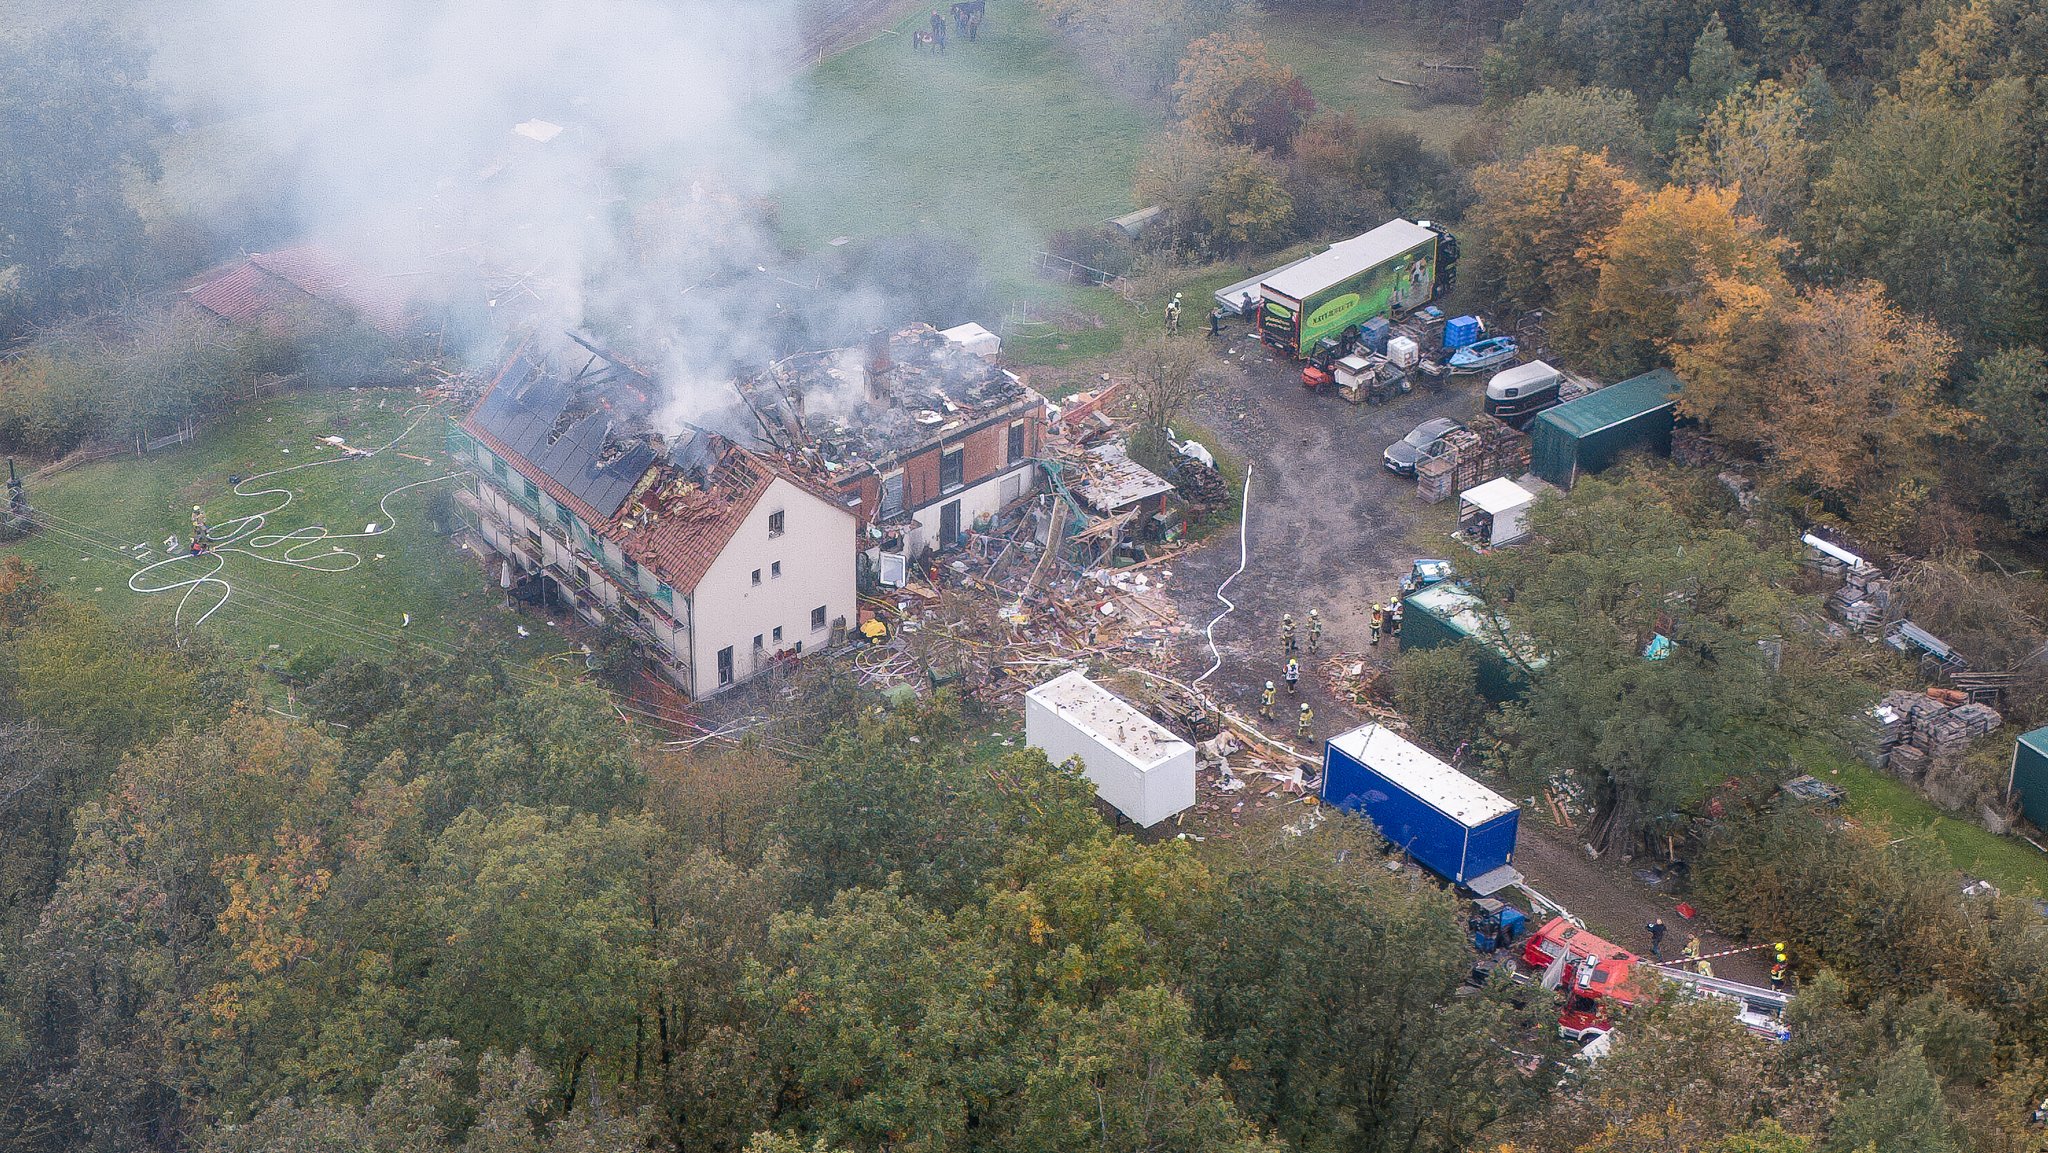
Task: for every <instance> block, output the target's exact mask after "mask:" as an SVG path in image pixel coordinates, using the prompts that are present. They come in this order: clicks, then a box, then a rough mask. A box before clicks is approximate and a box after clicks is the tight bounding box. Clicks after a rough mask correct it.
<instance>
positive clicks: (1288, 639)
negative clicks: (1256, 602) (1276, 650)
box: [1280, 613, 1295, 653]
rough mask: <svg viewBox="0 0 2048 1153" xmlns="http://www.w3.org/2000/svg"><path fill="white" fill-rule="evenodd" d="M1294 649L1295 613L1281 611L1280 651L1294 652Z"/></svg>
mask: <svg viewBox="0 0 2048 1153" xmlns="http://www.w3.org/2000/svg"><path fill="white" fill-rule="evenodd" d="M1294 649H1295V644H1294V614H1293V613H1281V614H1280V651H1281V652H1283V653H1291V652H1293V651H1294Z"/></svg>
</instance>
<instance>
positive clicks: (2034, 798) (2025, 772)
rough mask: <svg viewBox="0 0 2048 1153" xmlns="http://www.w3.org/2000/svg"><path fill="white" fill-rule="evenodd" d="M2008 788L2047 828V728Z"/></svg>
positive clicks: (2034, 738)
mask: <svg viewBox="0 0 2048 1153" xmlns="http://www.w3.org/2000/svg"><path fill="white" fill-rule="evenodd" d="M1405 624H1406V622H1403V625H1404V627H1405ZM2005 789H2006V796H2007V797H2008V798H2010V797H2012V796H2013V795H2015V794H2017V795H2018V797H2019V799H2020V811H2021V812H2024V813H2025V814H2026V815H2027V819H2028V820H2030V821H2032V822H2034V824H2035V825H2037V826H2039V827H2041V828H2043V829H2048V728H2039V729H2035V730H2034V731H2033V732H2031V733H2027V734H2025V735H2024V736H2022V737H2020V739H2019V743H2018V744H2016V745H2014V746H2013V749H2012V777H2011V778H2010V779H2009V780H2008V782H2007V783H2006V787H2005Z"/></svg>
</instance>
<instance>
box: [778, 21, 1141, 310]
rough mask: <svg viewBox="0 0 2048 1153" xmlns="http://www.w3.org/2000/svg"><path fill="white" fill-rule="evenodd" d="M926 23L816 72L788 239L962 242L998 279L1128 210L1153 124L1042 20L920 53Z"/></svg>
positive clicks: (796, 147) (796, 148) (805, 102)
mask: <svg viewBox="0 0 2048 1153" xmlns="http://www.w3.org/2000/svg"><path fill="white" fill-rule="evenodd" d="M923 22H924V18H923V17H922V16H917V17H912V18H910V19H907V20H905V21H903V22H902V23H900V24H898V25H897V26H896V28H894V29H893V30H891V32H890V33H888V34H884V35H882V36H880V37H878V38H877V39H875V40H872V41H870V42H868V43H867V44H864V45H861V46H860V47H857V48H853V49H851V50H849V51H847V52H845V53H843V54H841V55H839V56H836V57H834V58H832V59H831V60H828V61H826V62H825V64H824V65H823V66H821V67H820V68H818V69H817V70H816V71H815V72H813V73H812V74H811V75H810V76H809V77H807V78H806V79H805V80H804V81H803V82H802V84H801V86H800V89H799V95H800V96H801V97H802V99H801V100H800V101H799V102H798V107H799V108H800V109H801V110H802V111H801V112H800V113H799V114H798V115H797V116H796V117H795V118H794V119H793V120H792V122H791V123H789V125H788V126H787V129H786V132H787V134H788V137H789V139H790V140H791V141H792V146H791V148H790V149H789V151H790V152H791V153H793V154H794V155H798V156H802V157H805V158H806V163H805V167H804V171H803V172H802V173H801V175H800V176H799V178H798V179H796V180H794V181H792V182H791V186H790V187H788V188H787V189H785V190H784V191H783V192H782V193H781V195H780V197H779V199H780V202H781V206H782V215H783V224H784V228H785V230H786V233H787V235H788V238H789V240H790V241H791V242H792V243H794V244H796V245H798V246H800V247H807V248H814V247H816V246H818V245H822V244H825V243H827V242H829V241H830V240H832V239H834V238H836V237H840V236H847V237H851V238H853V239H855V240H861V239H871V238H873V237H877V236H886V235H891V234H895V233H903V232H909V231H913V230H930V231H934V232H938V233H940V234H944V235H950V236H957V237H959V238H960V240H961V242H962V243H963V244H964V245H966V246H967V247H968V248H970V249H972V250H973V251H974V252H975V253H976V254H978V255H979V256H980V257H981V259H982V261H983V263H984V264H985V265H986V266H987V267H988V269H989V271H990V272H991V273H992V274H994V275H995V276H996V277H997V278H998V279H1000V280H1004V281H1015V280H1016V279H1018V278H1021V277H1023V276H1026V275H1028V271H1029V267H1030V254H1031V252H1032V250H1033V249H1035V248H1038V247H1039V246H1040V244H1041V241H1042V238H1043V236H1044V235H1045V234H1046V233H1048V232H1052V231H1054V230H1056V229H1061V228H1073V227H1077V226H1083V225H1090V224H1096V223H1099V222H1101V221H1103V220H1106V219H1108V218H1109V217H1112V216H1117V215H1120V214H1122V213H1125V212H1129V211H1130V210H1131V207H1132V204H1131V175H1132V172H1133V170H1134V169H1135V166H1136V164H1137V158H1138V154H1139V152H1140V151H1141V150H1142V149H1143V147H1144V142H1145V137H1146V135H1147V134H1148V133H1150V132H1151V131H1152V130H1153V129H1154V128H1155V127H1156V126H1157V124H1158V118H1157V116H1156V115H1154V114H1152V113H1149V112H1147V111H1145V110H1144V109H1142V108H1140V107H1139V106H1138V105H1136V104H1135V103H1133V102H1131V101H1129V100H1127V99H1125V98H1124V97H1123V96H1121V95H1120V94H1118V93H1115V92H1113V91H1111V90H1110V89H1108V88H1107V87H1106V86H1105V85H1104V84H1103V83H1102V81H1101V80H1099V79H1098V78H1097V77H1096V76H1095V75H1094V74H1092V73H1091V72H1089V71H1088V70H1087V69H1086V68H1085V67H1084V66H1083V65H1082V64H1081V63H1080V62H1079V61H1078V60H1077V59H1076V58H1075V57H1074V55H1073V54H1072V53H1071V52H1069V51H1068V50H1067V49H1066V48H1065V47H1064V46H1062V45H1061V44H1060V43H1059V42H1058V41H1057V40H1055V39H1054V38H1053V35H1052V32H1051V31H1050V29H1048V28H1047V27H1046V25H1045V23H1044V22H1043V21H1042V20H1041V19H1039V17H1038V16H1037V15H1036V13H1034V12H1032V11H1031V10H1030V9H1028V8H1026V7H1022V6H1013V7H1010V8H1004V9H1000V10H998V11H997V14H995V15H992V16H991V19H990V22H989V23H988V25H987V26H985V27H984V28H983V29H982V31H981V36H980V39H979V40H978V41H975V42H971V43H970V42H968V41H966V40H963V39H961V38H960V37H957V36H955V37H952V38H950V39H949V41H948V45H947V50H946V52H945V54H944V55H939V56H934V55H931V54H930V53H919V52H913V51H912V50H911V47H910V33H911V32H912V31H913V30H915V29H916V28H918V27H920V26H922V24H923Z"/></svg>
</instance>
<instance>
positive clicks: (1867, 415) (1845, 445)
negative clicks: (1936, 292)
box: [1671, 279, 1968, 515]
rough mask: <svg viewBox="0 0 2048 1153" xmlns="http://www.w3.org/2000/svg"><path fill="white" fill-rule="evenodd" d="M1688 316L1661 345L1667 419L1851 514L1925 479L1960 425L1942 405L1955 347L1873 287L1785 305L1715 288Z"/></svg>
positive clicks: (1754, 291) (1738, 288) (1770, 297)
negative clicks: (1665, 358) (1672, 374)
mask: <svg viewBox="0 0 2048 1153" xmlns="http://www.w3.org/2000/svg"><path fill="white" fill-rule="evenodd" d="M1695 313H1696V315H1694V316H1693V317H1691V318H1689V319H1687V321H1686V322H1685V323H1684V324H1683V325H1682V327H1681V331H1680V333H1679V335H1678V336H1677V337H1676V338H1675V339H1674V340H1673V342H1672V346H1671V347H1672V353H1673V361H1674V363H1675V366H1676V368H1677V369H1678V373H1679V376H1680V378H1681V379H1683V380H1685V381H1686V388H1685V390H1684V391H1683V392H1681V393H1680V394H1679V397H1678V407H1679V411H1680V412H1681V413H1683V414H1685V415H1687V416H1691V417H1694V418H1696V419H1699V420H1701V421H1703V422H1705V424H1706V425H1707V427H1708V428H1709V430H1711V431H1713V432H1714V433H1715V434H1716V435H1719V436H1723V437H1725V438H1726V439H1727V440H1729V441H1730V442H1732V443H1736V444H1746V445H1749V446H1753V447H1754V448H1755V449H1756V450H1757V451H1758V452H1759V453H1760V454H1761V455H1762V457H1763V459H1764V461H1765V463H1766V464H1767V465H1768V466H1769V467H1770V469H1771V470H1772V472H1773V473H1774V474H1775V475H1776V476H1777V477H1778V478H1779V479H1780V480H1782V481H1784V482H1785V483H1789V484H1792V485H1794V486H1797V487H1800V488H1802V489H1803V490H1805V491H1807V492H1810V493H1814V494H1816V495H1819V496H1822V497H1823V498H1825V499H1827V500H1829V501H1832V502H1834V503H1835V506H1836V507H1837V509H1839V510H1843V511H1848V512H1850V513H1851V515H1854V510H1856V509H1858V508H1862V509H1865V510H1872V509H1874V507H1875V506H1874V505H1873V503H1872V502H1874V501H1881V500H1883V499H1884V498H1885V497H1886V495H1887V494H1890V493H1895V492H1897V491H1898V490H1899V485H1900V483H1901V482H1902V481H1908V480H1913V479H1916V478H1918V479H1927V478H1931V477H1932V476H1933V475H1934V472H1935V465H1936V453H1937V450H1938V446H1939V444H1940V441H1941V438H1943V437H1944V436H1947V435H1949V434H1951V433H1954V432H1956V431H1958V430H1960V429H1961V428H1962V427H1963V426H1964V425H1965V423H1966V422H1967V419H1968V414H1967V413H1965V412H1963V411H1962V410H1959V409H1957V408H1956V407H1954V406H1953V405H1951V404H1949V403H1948V402H1947V401H1945V400H1944V399H1942V391H1941V390H1942V382H1943V381H1944V380H1945V379H1946V376H1947V373H1948V370H1949V368H1950V365H1951V363H1952V362H1953V360H1954V357H1955V343H1954V342H1953V341H1951V340H1950V339H1949V338H1948V337H1947V336H1946V335H1944V334H1943V333H1942V331H1941V330H1940V329H1939V328H1938V327H1936V326H1935V325H1933V324H1932V323H1930V322H1928V321H1925V320H1922V319H1919V318H1918V317H1914V316H1910V315H1907V314H1906V313H1905V312H1904V311H1902V310H1901V309H1900V308H1899V307H1898V306H1897V305H1895V304H1893V303H1892V301H1891V300H1890V299H1889V298H1888V297H1887V296H1886V294H1885V291H1884V288H1883V286H1881V285H1878V284H1875V283H1872V282H1863V283H1860V284H1854V285H1850V286H1847V287H1844V288H1840V289H1832V288H1822V289H1816V290H1814V291H1812V292H1810V293H1806V294H1803V295H1800V296H1797V297H1794V296H1791V295H1788V294H1787V292H1786V291H1785V290H1784V289H1782V288H1780V287H1776V286H1772V285H1767V284H1745V283H1740V282H1737V281H1734V280H1733V279H1724V280H1717V281H1715V282H1714V285H1713V297H1712V300H1711V301H1710V302H1709V303H1708V304H1707V306H1705V307H1702V308H1700V309H1697V310H1695Z"/></svg>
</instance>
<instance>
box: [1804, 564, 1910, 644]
mask: <svg viewBox="0 0 2048 1153" xmlns="http://www.w3.org/2000/svg"><path fill="white" fill-rule="evenodd" d="M1821 567H1822V569H1823V570H1824V571H1827V572H1830V573H1839V574H1840V576H1841V578H1842V587H1841V588H1838V589H1836V590H1835V591H1834V592H1832V593H1830V594H1829V595H1828V609H1829V611H1831V612H1833V613H1834V614H1835V615H1836V616H1837V617H1840V618H1841V619H1842V621H1843V623H1845V624H1847V625H1848V626H1849V627H1850V628H1852V629H1855V630H1856V631H1857V632H1859V633H1862V634H1863V635H1864V636H1876V635H1877V634H1878V633H1880V632H1882V631H1884V627H1885V626H1886V625H1888V624H1890V623H1891V621H1892V619H1893V616H1892V582H1891V579H1890V578H1889V577H1886V576H1885V575H1884V570H1882V569H1880V568H1878V567H1876V566H1875V565H1868V564H1866V565H1864V566H1862V567H1861V568H1850V567H1849V566H1847V565H1845V564H1842V563H1840V562H1839V561H1827V562H1826V563H1825V564H1823V565H1822V566H1821Z"/></svg>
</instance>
